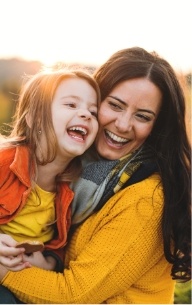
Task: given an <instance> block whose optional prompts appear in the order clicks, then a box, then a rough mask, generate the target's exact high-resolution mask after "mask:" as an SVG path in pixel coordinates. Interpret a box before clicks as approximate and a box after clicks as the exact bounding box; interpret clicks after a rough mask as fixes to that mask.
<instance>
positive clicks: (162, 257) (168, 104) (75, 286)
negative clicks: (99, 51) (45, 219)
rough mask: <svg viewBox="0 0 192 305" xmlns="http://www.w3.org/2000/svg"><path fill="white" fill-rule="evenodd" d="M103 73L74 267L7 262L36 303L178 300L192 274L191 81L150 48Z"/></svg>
mask: <svg viewBox="0 0 192 305" xmlns="http://www.w3.org/2000/svg"><path fill="white" fill-rule="evenodd" d="M95 79H96V80H97V82H98V84H99V86H100V89H101V95H102V103H101V106H100V110H99V117H98V118H99V124H100V127H99V132H98V136H97V139H96V142H95V145H96V148H97V151H98V154H99V160H96V161H94V160H93V159H91V158H90V156H89V161H88V158H86V164H85V165H84V173H83V176H82V179H80V180H79V188H78V184H77V185H76V186H75V187H74V190H75V192H78V191H79V189H81V190H82V188H83V183H85V182H87V188H86V194H87V193H88V195H87V198H89V200H88V202H87V199H86V198H84V200H83V202H82V203H81V206H80V208H79V206H78V205H77V204H76V203H77V198H75V199H74V203H73V207H74V208H73V223H74V224H76V225H78V224H79V226H78V227H77V228H76V229H74V230H75V232H73V234H72V237H71V240H70V242H69V243H68V246H67V248H66V256H65V262H64V263H65V269H64V271H63V273H57V274H56V273H54V272H51V271H45V270H41V269H38V268H36V267H32V268H30V270H29V269H28V270H27V269H26V270H23V271H21V272H17V273H13V272H7V271H6V270H5V269H4V268H1V269H0V279H2V284H3V285H4V286H6V287H7V288H8V289H10V290H11V291H13V293H15V295H16V296H17V297H18V298H19V299H20V300H21V301H22V302H26V303H119V304H122V303H127V304H131V303H137V304H138V303H140V304H142V303H148V304H150V303H166V304H167V303H173V295H174V285H175V279H181V280H183V281H187V280H189V279H190V249H191V248H190V240H191V239H190V156H191V154H190V145H189V141H188V139H187V134H186V127H185V100H184V95H183V92H182V89H181V87H180V85H179V82H178V80H177V78H176V75H175V73H174V71H173V69H172V68H171V66H170V65H169V64H168V63H167V61H165V60H164V59H162V58H159V57H158V56H157V55H156V54H154V53H152V54H150V53H148V52H146V51H145V50H144V49H141V48H130V49H125V50H121V51H119V52H117V53H115V54H114V55H112V56H111V58H109V60H108V61H107V62H106V63H105V64H103V65H102V66H101V67H100V68H99V69H98V71H96V73H95ZM82 191H83V192H84V193H85V189H83V190H82ZM83 196H84V197H85V194H84V195H82V197H83ZM83 203H85V205H84V204H83ZM90 214H91V215H90ZM88 216H89V217H88ZM86 218H87V219H86ZM81 222H83V223H82V224H81Z"/></svg>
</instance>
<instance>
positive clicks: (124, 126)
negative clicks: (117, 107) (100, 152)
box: [115, 115, 133, 132]
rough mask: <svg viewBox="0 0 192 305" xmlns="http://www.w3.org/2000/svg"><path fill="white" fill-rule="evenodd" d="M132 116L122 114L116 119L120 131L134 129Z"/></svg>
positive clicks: (116, 125)
mask: <svg viewBox="0 0 192 305" xmlns="http://www.w3.org/2000/svg"><path fill="white" fill-rule="evenodd" d="M132 125H133V122H132V118H131V117H130V116H128V115H127V116H120V117H118V118H117V119H116V121H115V127H116V128H117V129H118V130H119V131H120V132H129V131H131V130H132V127H133V126H132Z"/></svg>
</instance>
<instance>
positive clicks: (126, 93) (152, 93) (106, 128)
mask: <svg viewBox="0 0 192 305" xmlns="http://www.w3.org/2000/svg"><path fill="white" fill-rule="evenodd" d="M161 104H162V93H161V91H160V90H159V88H158V87H157V86H155V85H154V84H153V83H152V82H151V81H150V80H148V79H146V78H136V79H131V80H126V81H123V82H121V83H120V84H118V85H117V86H116V87H114V89H113V90H112V91H111V92H110V94H109V95H108V96H107V97H106V98H105V100H104V101H102V103H101V106H100V109H99V117H98V118H99V125H100V127H99V131H98V135H97V138H96V148H97V151H98V153H99V154H100V155H101V156H102V157H104V158H107V159H109V160H115V159H119V158H121V157H123V156H125V155H126V154H128V153H130V152H132V151H134V150H135V149H137V148H139V147H140V146H141V145H142V144H143V143H144V142H145V140H146V139H147V138H148V136H149V135H150V133H151V131H152V129H153V126H154V123H155V121H156V119H157V117H158V114H159V111H160V108H161Z"/></svg>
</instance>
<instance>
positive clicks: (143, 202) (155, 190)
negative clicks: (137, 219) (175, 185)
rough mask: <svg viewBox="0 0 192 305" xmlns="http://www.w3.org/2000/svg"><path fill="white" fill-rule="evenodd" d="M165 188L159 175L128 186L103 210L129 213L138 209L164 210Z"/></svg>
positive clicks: (113, 197)
mask: <svg viewBox="0 0 192 305" xmlns="http://www.w3.org/2000/svg"><path fill="white" fill-rule="evenodd" d="M162 206H163V188H162V184H161V179H160V176H159V174H157V173H155V174H153V175H151V176H150V177H148V178H146V179H144V180H142V181H140V182H138V183H135V184H132V185H130V186H127V187H126V188H125V189H123V190H121V191H119V192H118V193H116V194H114V195H113V196H112V197H111V198H110V199H109V200H108V202H107V203H106V204H105V205H104V206H103V208H102V210H105V209H106V210H109V211H110V210H113V211H115V210H116V211H118V213H119V212H123V211H124V212H125V213H127V212H128V213H129V211H130V210H136V209H138V208H139V209H140V208H141V209H142V210H145V209H146V208H147V209H149V208H150V209H151V208H152V209H154V208H155V209H156V208H157V209H162Z"/></svg>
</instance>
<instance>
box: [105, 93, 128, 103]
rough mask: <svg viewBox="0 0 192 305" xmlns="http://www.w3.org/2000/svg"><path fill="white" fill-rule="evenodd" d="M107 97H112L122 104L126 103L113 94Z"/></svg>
mask: <svg viewBox="0 0 192 305" xmlns="http://www.w3.org/2000/svg"><path fill="white" fill-rule="evenodd" d="M109 97H112V98H113V99H114V100H116V101H118V102H120V103H121V104H123V105H127V103H125V102H124V101H123V100H121V99H120V98H118V97H116V96H113V95H109Z"/></svg>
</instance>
